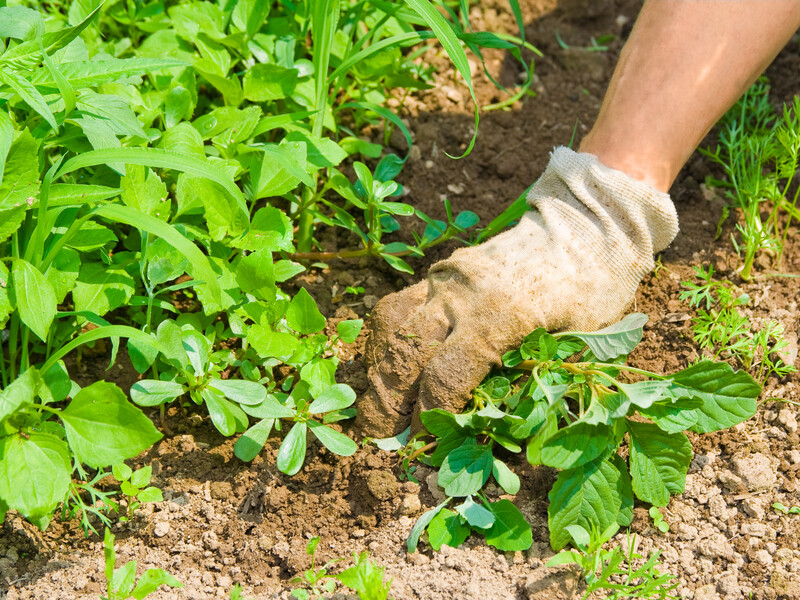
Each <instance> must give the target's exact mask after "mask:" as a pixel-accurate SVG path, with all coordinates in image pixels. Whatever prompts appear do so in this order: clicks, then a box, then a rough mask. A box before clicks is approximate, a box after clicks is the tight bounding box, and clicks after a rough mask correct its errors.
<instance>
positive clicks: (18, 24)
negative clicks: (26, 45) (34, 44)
mask: <svg viewBox="0 0 800 600" xmlns="http://www.w3.org/2000/svg"><path fill="white" fill-rule="evenodd" d="M43 35H44V19H43V18H42V15H41V13H38V12H36V11H35V10H32V9H30V8H25V7H22V6H3V7H2V8H0V38H14V39H16V40H22V41H25V40H35V39H38V38H40V37H42V36H43Z"/></svg>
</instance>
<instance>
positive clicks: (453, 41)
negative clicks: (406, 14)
mask: <svg viewBox="0 0 800 600" xmlns="http://www.w3.org/2000/svg"><path fill="white" fill-rule="evenodd" d="M405 1H406V4H408V5H409V6H411V8H413V9H414V10H415V11H417V13H419V15H420V16H421V17H422V18H423V19H425V21H426V22H427V23H428V26H429V27H430V28H431V29H432V30H433V32H434V33H435V34H436V37H437V38H438V40H439V43H440V44H442V47H443V48H444V49H445V51H446V52H447V55H448V56H449V57H450V60H452V61H453V65H455V67H456V69H457V70H458V72H459V73H461V76H462V77H463V78H464V81H465V82H466V84H467V87H468V88H469V95H470V96H471V97H472V103H473V104H474V106H475V131H474V132H473V134H472V139H471V140H470V141H469V145H468V146H467V149H466V150H465V151H464V154H462V155H461V156H458V157H456V156H450V155H449V154H448V156H450V158H464V157H465V156H468V155H469V153H470V152H472V148H473V146H475V140H476V139H477V137H478V123H479V122H480V115H479V114H478V99H477V98H476V97H475V90H474V89H473V87H472V73H471V71H470V68H469V62H468V61H467V55H466V53H465V52H464V49H463V48H462V47H461V44H460V42H459V41H458V38H457V37H456V34H455V33H454V32H453V29H452V28H451V27H450V25H449V24H448V22H447V21H446V20H445V18H444V17H443V16H442V15H441V13H440V12H439V11H438V10H436V8H435V7H434V6H433V4H431V3H430V2H428V0H405ZM445 154H446V153H445Z"/></svg>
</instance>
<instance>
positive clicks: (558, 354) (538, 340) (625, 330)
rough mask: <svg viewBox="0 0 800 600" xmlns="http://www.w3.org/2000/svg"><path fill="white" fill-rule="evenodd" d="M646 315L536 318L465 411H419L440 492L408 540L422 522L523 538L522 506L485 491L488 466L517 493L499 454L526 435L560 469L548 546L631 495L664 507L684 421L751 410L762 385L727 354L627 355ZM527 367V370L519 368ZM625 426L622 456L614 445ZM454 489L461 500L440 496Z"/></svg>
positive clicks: (717, 425) (621, 520) (601, 522)
mask: <svg viewBox="0 0 800 600" xmlns="http://www.w3.org/2000/svg"><path fill="white" fill-rule="evenodd" d="M646 320H647V317H646V316H645V315H641V314H632V315H628V316H627V317H626V318H625V319H623V320H622V321H620V322H619V323H617V324H615V325H612V326H611V327H608V328H606V329H603V330H601V331H597V332H593V333H585V332H562V333H555V334H549V333H547V332H546V331H544V329H541V328H540V329H537V330H536V331H534V332H533V333H531V334H529V335H528V336H526V337H525V339H524V341H523V344H522V346H521V347H520V348H519V349H518V350H514V351H512V352H509V353H507V354H506V355H505V356H504V357H503V362H504V366H505V368H506V370H504V371H503V372H501V373H500V374H495V375H493V376H491V377H489V378H487V380H486V381H484V383H483V384H482V385H481V386H480V387H479V388H478V389H477V390H475V392H474V393H473V398H472V403H471V406H470V407H469V408H468V410H467V412H465V413H464V414H459V415H454V414H451V413H449V412H446V411H443V410H439V409H434V410H431V411H427V412H423V413H422V414H421V419H422V423H423V425H424V426H425V428H426V429H427V432H428V434H425V435H430V436H432V437H433V438H434V439H435V444H431V445H430V449H432V450H433V451H432V452H431V453H430V454H420V455H419V458H420V460H422V461H424V462H426V463H427V464H430V465H432V466H434V467H437V468H438V469H439V478H438V482H439V485H440V487H442V488H444V492H445V494H446V495H447V496H448V498H447V500H446V501H445V502H443V503H442V504H440V505H439V506H437V507H436V508H434V509H431V510H430V511H428V512H426V513H425V514H424V515H422V517H420V519H419V520H418V521H417V523H416V524H415V525H414V527H413V529H412V532H411V535H410V536H409V539H408V543H407V545H408V549H409V551H411V552H413V551H414V550H415V549H416V547H417V544H418V541H419V538H420V535H421V534H422V533H423V531H426V530H427V533H428V541H429V543H430V544H431V546H433V547H434V548H437V547H439V546H440V545H441V544H448V545H451V546H458V545H459V544H460V543H461V542H463V541H464V539H466V537H467V536H468V535H469V534H470V533H471V532H474V533H479V534H481V535H483V536H484V537H485V538H486V542H487V543H488V544H489V545H492V546H494V547H496V548H498V549H500V550H504V551H506V550H524V549H526V548H527V547H529V546H530V544H531V530H530V525H528V523H527V522H526V520H525V518H524V517H523V515H522V513H521V512H520V511H519V510H518V509H517V508H516V507H515V506H514V505H513V504H512V503H511V502H510V501H509V500H506V499H501V500H498V501H496V502H493V501H490V500H489V498H488V497H487V496H486V495H485V493H484V492H482V491H481V490H482V489H483V487H484V486H485V484H486V483H487V482H488V481H489V478H490V477H493V478H494V480H495V481H496V482H497V484H498V485H499V486H500V487H501V488H502V489H503V490H504V491H505V493H507V494H512V495H513V494H516V493H517V491H518V490H519V486H520V481H519V477H518V476H517V475H516V474H514V473H513V471H512V470H511V469H510V468H509V466H508V465H507V464H506V463H505V462H504V460H503V457H504V456H505V455H506V454H507V453H508V452H511V453H520V452H522V449H523V445H524V446H525V447H526V455H527V459H528V462H529V463H531V464H533V465H538V464H544V465H547V466H550V467H554V468H557V469H559V474H558V478H557V480H556V482H555V484H554V486H553V488H552V490H551V491H550V493H549V498H550V505H549V508H548V524H549V527H550V543H551V545H552V547H553V548H554V549H556V550H558V549H561V548H563V547H564V546H565V545H566V544H567V543H569V542H570V534H569V533H568V529H567V528H568V527H569V526H571V525H580V526H581V527H583V528H584V529H586V530H588V531H591V530H592V529H596V530H598V531H605V530H607V529H608V528H610V527H612V526H614V525H622V526H627V525H629V524H630V522H631V519H632V516H633V501H634V495H635V496H636V497H637V498H639V499H640V500H642V501H644V502H647V503H649V504H651V505H653V506H657V507H660V506H666V504H667V503H668V502H669V499H670V496H671V495H672V494H676V493H680V492H681V491H682V490H683V488H684V484H685V478H686V471H687V469H688V467H689V463H690V461H691V458H692V448H691V444H690V442H689V439H688V438H687V436H686V435H685V434H684V433H683V431H684V430H687V429H688V430H691V431H694V432H697V433H705V432H710V431H715V430H718V429H723V428H726V427H731V426H732V425H735V424H736V423H739V422H741V421H743V420H745V419H747V418H749V417H750V416H752V415H753V414H754V413H755V409H756V399H757V398H758V396H759V394H760V393H761V387H760V386H759V385H758V384H757V383H756V382H755V381H754V380H753V378H752V377H750V375H748V374H747V373H745V372H743V371H734V370H733V369H732V368H731V367H730V366H729V365H728V364H727V363H715V362H712V361H702V362H699V363H697V364H695V365H692V366H690V367H688V368H687V369H684V370H682V371H679V372H678V373H675V374H672V375H660V374H657V373H652V372H649V371H646V370H643V369H639V368H635V367H631V366H629V365H626V364H625V356H626V355H627V354H628V353H629V352H630V351H631V350H633V349H634V348H635V346H636V345H637V344H638V343H639V341H640V340H641V337H642V327H643V325H644V323H645V322H646ZM567 359H569V360H567ZM523 372H529V373H530V376H529V377H528V378H527V379H526V380H525V379H522V373H523ZM623 373H625V374H627V377H622V374H623ZM630 377H633V378H636V380H630V379H629V378H630ZM633 417H636V418H633ZM626 436H627V438H628V449H629V458H628V460H627V461H626V460H624V459H623V458H622V457H621V456H620V455H619V454H618V453H617V450H618V448H619V446H620V445H621V444H622V442H623V440H624V439H625V437H626ZM475 497H477V499H478V501H477V502H476V501H475ZM455 498H461V499H464V500H463V501H462V503H461V504H460V505H458V506H456V507H455V510H450V509H448V508H446V506H447V505H448V504H450V503H451V502H452V501H453V499H455Z"/></svg>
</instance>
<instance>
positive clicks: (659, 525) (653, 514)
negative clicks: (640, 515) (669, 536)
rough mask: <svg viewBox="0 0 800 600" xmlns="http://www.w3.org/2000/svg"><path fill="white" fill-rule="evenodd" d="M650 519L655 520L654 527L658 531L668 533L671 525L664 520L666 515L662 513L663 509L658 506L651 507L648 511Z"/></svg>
mask: <svg viewBox="0 0 800 600" xmlns="http://www.w3.org/2000/svg"><path fill="white" fill-rule="evenodd" d="M648 514H649V515H650V518H651V519H653V526H654V527H655V528H656V529H658V530H659V531H660V532H661V533H667V532H668V531H669V523H668V522H667V520H666V519H665V518H664V514H663V513H662V512H661V509H660V508H658V507H657V506H651V507H650V510H649V511H648Z"/></svg>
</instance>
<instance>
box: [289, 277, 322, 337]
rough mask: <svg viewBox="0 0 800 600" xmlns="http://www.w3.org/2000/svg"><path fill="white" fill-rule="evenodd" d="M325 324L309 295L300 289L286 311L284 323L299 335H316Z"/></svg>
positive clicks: (303, 289)
mask: <svg viewBox="0 0 800 600" xmlns="http://www.w3.org/2000/svg"><path fill="white" fill-rule="evenodd" d="M325 322H326V321H325V317H323V316H322V313H321V312H319V309H318V308H317V303H316V302H315V301H314V299H313V298H312V297H311V294H309V293H308V291H307V290H306V289H305V288H300V290H299V291H298V292H297V294H295V296H294V298H292V301H291V302H290V303H289V308H287V309H286V323H287V324H288V325H289V327H291V328H292V329H294V330H295V331H297V332H299V333H317V332H318V331H322V330H323V329H324V328H325Z"/></svg>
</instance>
